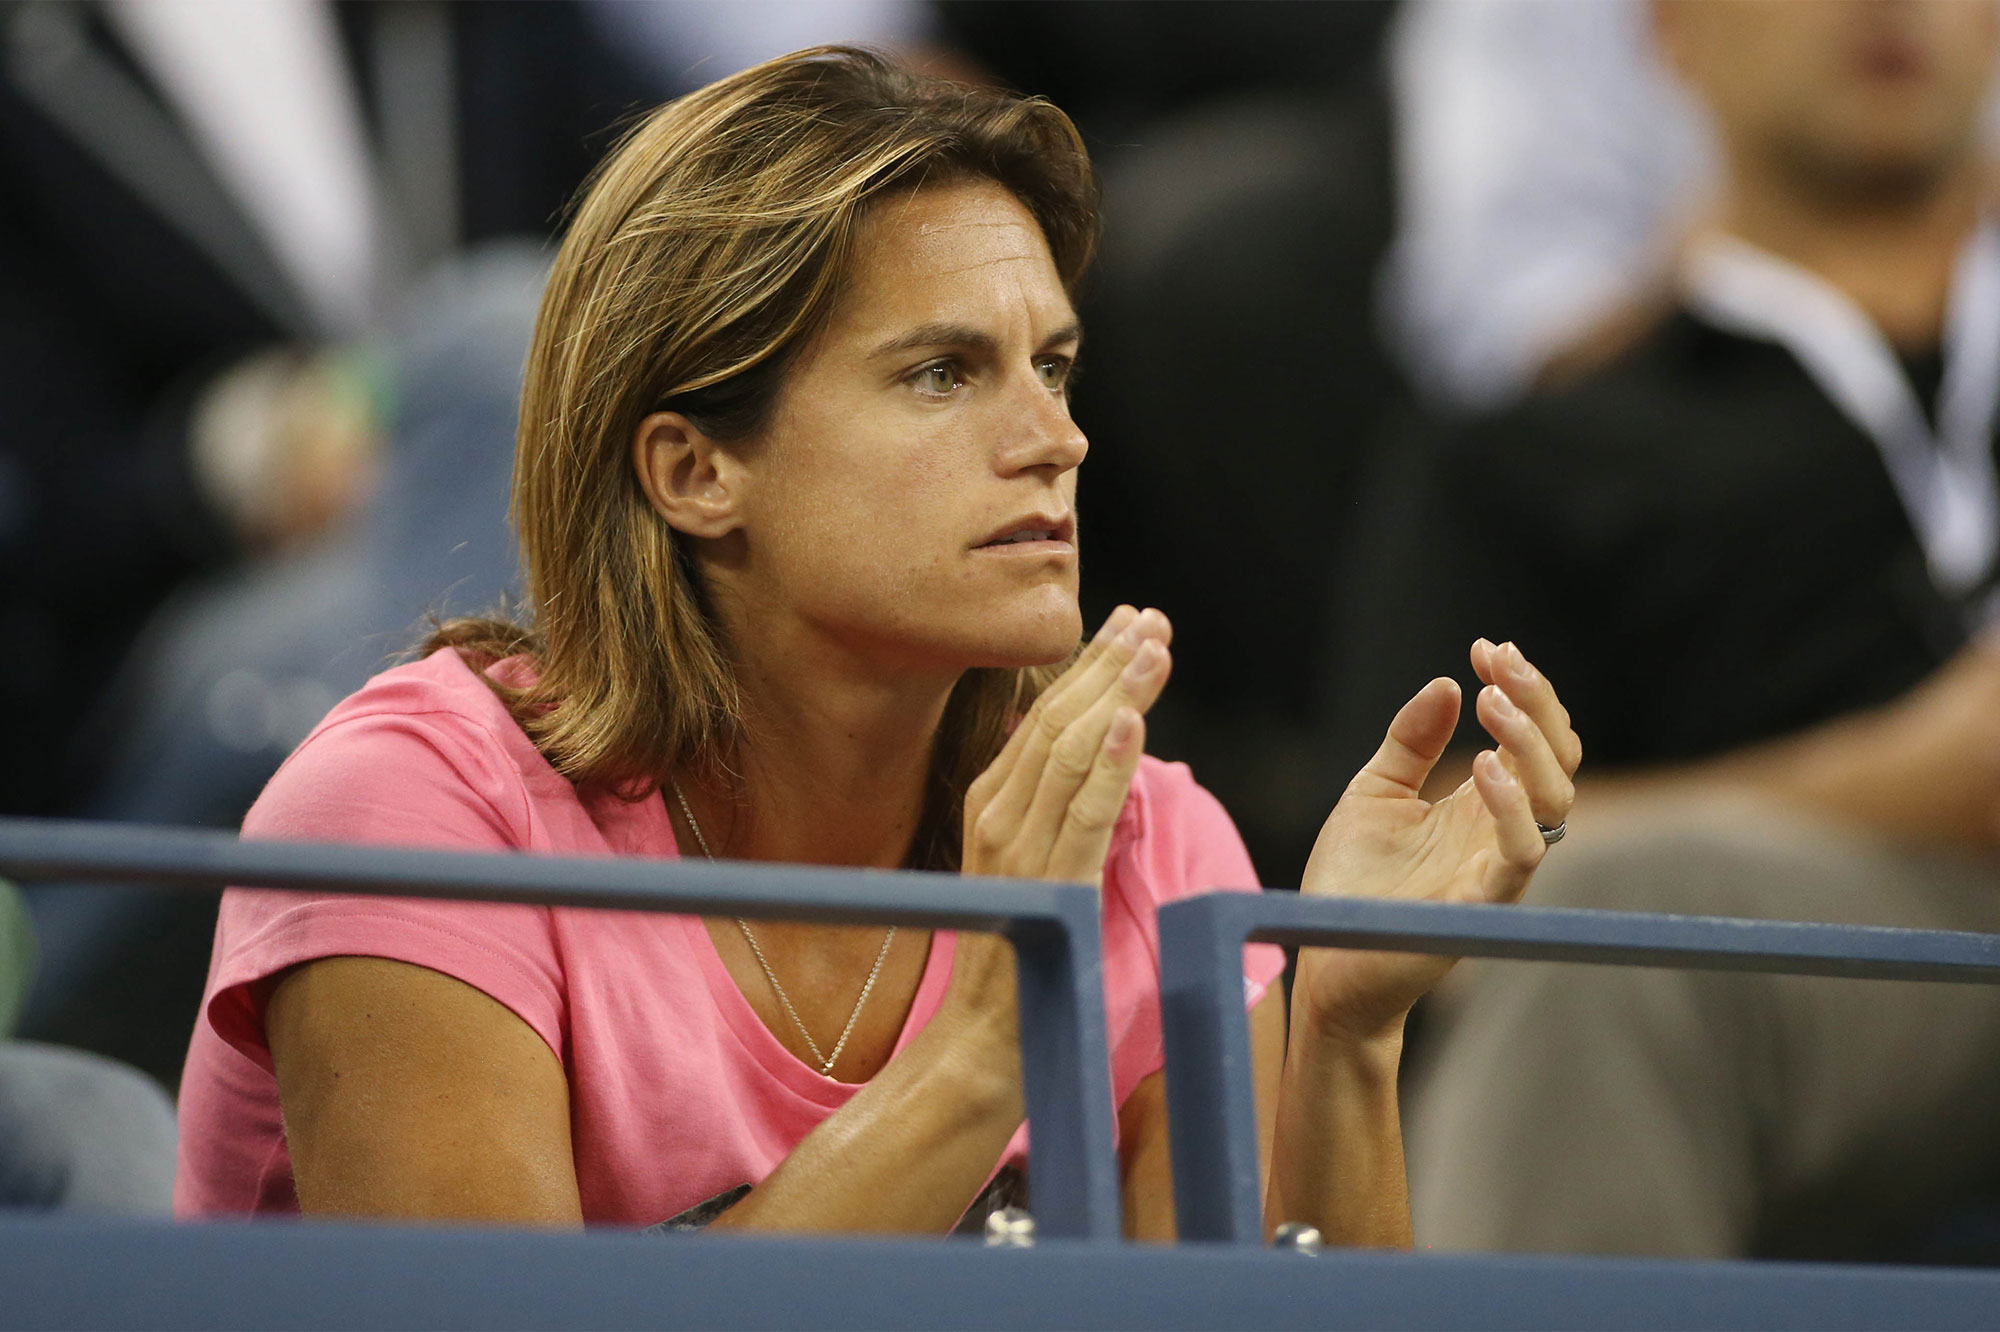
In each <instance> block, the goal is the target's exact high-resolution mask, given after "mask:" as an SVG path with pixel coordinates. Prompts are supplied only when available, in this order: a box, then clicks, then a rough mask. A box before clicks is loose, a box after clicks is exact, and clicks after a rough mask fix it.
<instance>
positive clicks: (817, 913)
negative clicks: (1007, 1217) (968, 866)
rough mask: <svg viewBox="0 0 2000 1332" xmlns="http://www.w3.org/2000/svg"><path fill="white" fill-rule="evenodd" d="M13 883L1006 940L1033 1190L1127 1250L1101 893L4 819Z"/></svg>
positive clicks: (1040, 1208) (1045, 1208)
mask: <svg viewBox="0 0 2000 1332" xmlns="http://www.w3.org/2000/svg"><path fill="white" fill-rule="evenodd" d="M0 877H9V878H15V879H58V880H92V881H106V880H117V881H121V882H126V883H145V884H153V885H157V886H161V887H168V888H195V889H199V888H208V889H213V888H219V887H223V886H226V885H230V884H242V885H253V886H256V887H260V888H283V889H297V890H301V891H311V892H340V893H366V894H373V895H377V896H390V897H444V898H455V899H461V900H480V901H490V902H532V903H540V904H543V905H547V906H565V907H607V908H614V909H617V910H621V911H667V912H674V913H677V914H689V915H722V916H745V917H749V918H751V919H765V920H771V919H780V920H800V921H815V922H827V923H837V924H856V925H892V924H899V925H914V926H921V927H924V928H928V929H956V930H977V931H984V932H989V933H994V934H1001V935H1004V936H1006V938H1007V939H1008V940H1009V941H1010V942H1011V943H1012V944H1013V945H1014V953H1015V957H1016V959H1017V963H1018V966H1019V974H1020V1024H1021V1076H1022V1082H1023V1092H1024V1094H1025V1097H1026V1101H1027V1109H1028V1119H1029V1122H1030V1123H1031V1124H1032V1125H1033V1127H1034V1138H1035V1150H1034V1152H1033V1154H1032V1155H1031V1156H1030V1158H1029V1161H1028V1187H1029V1191H1030V1193H1031V1195H1032V1196H1033V1198H1034V1200H1035V1219H1036V1222H1037V1224H1038V1225H1039V1226H1040V1227H1042V1228H1043V1229H1044V1230H1046V1231H1047V1232H1048V1233H1049V1234H1052V1235H1060V1236H1082V1237H1091V1238H1097V1239H1116V1238H1117V1237H1118V1235H1119V1232H1120V1224H1121V1222H1120V1210H1119V1202H1118V1175H1117V1157H1116V1154H1115V1151H1114V1149H1113V1145H1112V1129H1111V1120H1112V1104H1111V1072H1110V1067H1111V1065H1110V1056H1109V1054H1108V1052H1107V1047H1106V1045H1105V1026H1104V979H1103V956H1102V950H1101V948H1100V946H1099V922H1098V903H1097V894H1096V892H1094V891H1093V890H1091V889H1090V888H1087V887H1083V886H1081V885H1076V884H1052V883H1030V882H1025V881H1022V880H1017V879H971V878H962V877H960V876H958V875H954V874H917V873H887V872H882V871H862V870H828V869H812V868H806V867H801V866H775V865H757V864H749V863H744V862H723V863H719V864H710V863H707V862H700V863H696V862H692V861H659V860H653V861H648V860H614V859H608V858H596V859H573V858H558V857H553V856H527V855H507V854H484V853H464V852H445V851H415V850H398V849H393V848H388V847H373V846H327V845H314V844H310V843H299V842H245V841H238V840H237V839H236V838H234V837H231V836H228V835H226V834H218V833H207V832H197V831H193V830H187V829H161V828H140V827H132V826H125V825H116V824H93V823H68V822H58V821H53V820H33V819H0Z"/></svg>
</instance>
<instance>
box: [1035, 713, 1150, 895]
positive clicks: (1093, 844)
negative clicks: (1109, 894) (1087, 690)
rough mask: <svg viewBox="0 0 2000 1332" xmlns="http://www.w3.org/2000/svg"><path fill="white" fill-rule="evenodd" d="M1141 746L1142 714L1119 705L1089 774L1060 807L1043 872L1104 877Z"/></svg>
mask: <svg viewBox="0 0 2000 1332" xmlns="http://www.w3.org/2000/svg"><path fill="white" fill-rule="evenodd" d="M1145 751H1146V721H1145V718H1144V717H1142V716H1140V714H1139V710H1138V709H1137V708H1133V707H1120V708H1118V709H1117V710H1116V711H1115V712H1114V713H1113V714H1112V718H1111V721H1110V724H1109V725H1107V726H1106V727H1105V730H1104V742H1103V744H1102V745H1101V746H1100V747H1099V749H1098V752H1097V755H1096V760H1095V762H1093V763H1092V765H1091V769H1090V774H1089V776H1088V777H1087V778H1085V780H1084V782H1083V784H1082V785H1081V786H1079V787H1078V788H1077V789H1076V791H1075V793H1074V794H1073V795H1072V796H1071V797H1070V800H1069V803H1068V805H1067V806H1066V807H1065V809H1064V811H1063V819H1062V825H1061V827H1060V828H1059V829H1058V831H1057V834H1056V837H1055V840H1054V842H1053V844H1052V845H1051V846H1050V848H1049V859H1048V866H1047V868H1046V870H1045V871H1044V877H1046V878H1050V879H1060V880H1067V881H1071V882H1076V883H1091V884H1094V883H1097V882H1099V881H1100V880H1101V879H1102V877H1103V874H1104V858H1105V856H1106V855H1108V854H1109V853H1110V850H1111V834H1112V832H1113V831H1114V830H1115V829H1116V828H1117V826H1118V815H1119V813H1120V812H1121V811H1123V810H1124V808H1125V799H1126V797H1127V796H1128V795H1129V794H1130V793H1131V790H1132V776H1133V774H1134V773H1136V772H1137V771H1138V770H1139V756H1140V755H1141V754H1143V753H1145Z"/></svg>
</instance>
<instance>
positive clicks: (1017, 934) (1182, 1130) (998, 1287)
mask: <svg viewBox="0 0 2000 1332" xmlns="http://www.w3.org/2000/svg"><path fill="white" fill-rule="evenodd" d="M0 876H6V877H14V878H21V879H45V880H46V879H56V880H80V881H85V880H87V881H97V882H103V881H119V882H126V883H149V884H155V885H158V886H161V887H165V888H179V887H185V888H202V887H211V888H212V887H215V886H218V885H222V884H228V883H246V884H256V885H259V886H268V887H274V888H290V889H298V890H307V891H329V892H331V891H338V892H356V893H375V894H386V895H393V896H429V897H446V898H463V899H477V900H495V901H511V902H535V903H545V904H549V905H562V906H576V907H604V908H615V909H621V910H656V911H671V912H677V913H697V914H707V913H713V914H732V915H744V916H750V917H762V918H785V919H799V920H816V921H829V922H852V923H863V922H865V923H887V922H891V921H894V922H901V923H907V924H914V925H925V926H932V927H939V928H955V929H970V930H988V931H993V932H996V933H1000V934H1004V935H1006V936H1007V937H1008V938H1010V939H1011V940H1012V941H1013V942H1014V945H1015V948H1016V951H1017V954H1018V957H1019V960H1020V967H1021V981H1022V991H1021V994H1022V1001H1021V1002H1022V1008H1021V1026H1022V1058H1023V1066H1024V1076H1025V1078H1026V1082H1027V1088H1026V1090H1027V1096H1028V1107H1029V1114H1030V1117H1031V1118H1032V1119H1033V1121H1034V1125H1035V1139H1034V1143H1035V1147H1034V1153H1033V1155H1032V1156H1031V1158H1030V1165H1029V1169H1030V1172H1031V1178H1032V1182H1033V1187H1034V1196H1035V1210H1036V1216H1037V1220H1038V1221H1039V1223H1040V1228H1041V1236H1042V1239H1041V1241H1040V1242H1038V1243H1037V1245H1036V1246H1035V1247H1034V1248H1033V1249H1031V1250H1028V1251H1026V1252H1021V1251H1009V1250H987V1249H980V1248H978V1247H975V1246H969V1245H953V1244H940V1243H936V1242H932V1241H911V1240H902V1241H894V1240H870V1239H853V1238H846V1239H824V1238H822V1239H807V1238H772V1237H763V1236H746V1235H731V1236H726V1237H725V1236H700V1235H698V1236H683V1237H676V1238H674V1239H671V1240H663V1239H658V1238H652V1237H642V1236H635V1235H631V1234H629V1233H623V1232H620V1233H596V1234H589V1235H551V1234H541V1233H531V1232H522V1231H500V1230H471V1229H452V1228H413V1227H391V1226H374V1225H353V1224H342V1223H317V1222H316V1223H303V1224H284V1223H273V1222H221V1223H210V1224H203V1225H172V1224H167V1223H162V1222H119V1221H102V1220H92V1219H88V1218H77V1217H35V1216H6V1215H0V1328H6V1327H17V1326H18V1327H120V1326H178V1327H241V1326H258V1327H415V1326H437V1327H481V1328H500V1327H551V1328H553V1327H612V1326H621V1327H623V1326H632V1327H636V1326H656V1327H778V1326H802V1327H828V1328H847V1327H998V1328H1028V1327H1058V1326H1063V1327H1121V1326H1122V1327H1156V1328H1175V1327H1273V1328H1275V1327H1495V1328H1500V1327H1509V1328H1512V1327H1520V1328H1527V1327H1543V1328H1559V1327H1563V1328H1566V1327H1765V1328H1786V1327H1801V1328H1803V1327H1826V1328H1834V1327H1841V1328H1881V1327H1935V1328H1945V1327H1965V1328H1978V1327H1992V1328H2000V1274H1991V1273H1980V1272H1958V1271H1945V1270H1926V1269H1883V1268H1862V1267H1841V1266H1825V1265H1811V1266H1809V1265H1792V1264H1766V1263H1733V1262H1732V1263H1713V1262H1710V1263H1688V1262H1672V1261H1630V1260H1610V1259H1596V1258H1567V1259H1555V1258H1525V1257H1475V1256H1468V1255H1401V1254H1380V1253H1364V1252H1337V1251H1329V1252H1327V1253H1326V1254H1324V1255H1322V1256H1320V1257H1319V1258H1317V1259H1305V1258H1302V1257H1299V1256H1297V1255H1293V1254H1284V1253H1277V1252H1273V1251H1271V1250H1269V1249H1265V1248H1263V1247H1261V1246H1258V1245H1256V1244H1254V1243H1251V1242H1250V1241H1253V1240H1255V1239H1256V1238H1257V1236H1258V1234H1259V1231H1258V1228H1257V1227H1258V1216H1257V1203H1258V1200H1257V1197H1256V1153H1255V1145H1254V1144H1255V1131H1254V1125H1253V1122H1252V1113H1251V1108H1250V1106H1251V1101H1250V1090H1249V1089H1250V1085H1251V1084H1250V1077H1249V1047H1248V1031H1247V1024H1246V1021H1245V1016H1244V1012H1243V1004H1242V981H1241V951H1240V950H1241V948H1242V945H1243V944H1244V943H1245V942H1246V941H1248V940H1271V941H1275V942H1284V943H1319V944H1329V945H1338V946H1343V947H1350V948H1387V949H1394V950H1397V951H1413V952H1434V953H1458V954H1475V955H1483V956H1490V957H1516V958H1540V959H1560V960H1570V961H1579V962H1612V963H1620V962H1622V963H1628V964H1637V965H1648V966H1687V967H1707V968H1738V969H1753V970H1762V971H1784V972H1796V973H1801V974H1811V975H1836V976H1853V977H1895V978H1902V979H1922V980H1960V981H1967V980H1970V981H1979V982H1994V981H2000V939H1995V938H1989V937H1985V936H1972V935H1957V934H1934V933H1924V932H1917V931H1906V930H1869V929H1846V928H1837V927H1831V926H1812V925H1781V924H1769V923H1764V922H1750V921H1736V920H1708V919H1700V918H1688V917H1662V916H1644V915H1637V914H1625V913H1603V912H1582V911H1536V910H1528V909H1522V908H1479V907H1439V906H1423V905H1415V904H1403V903H1392V902H1370V901H1352V900H1349V901H1338V900H1336V901H1328V900H1323V899H1321V900H1305V899H1300V898H1298V897H1296V896H1295V895H1293V894H1286V893H1278V894H1265V895H1256V894H1242V893H1219V894H1211V895H1207V896H1203V897H1199V898H1194V899H1190V900H1188V901H1186V902H1182V903H1176V904H1173V905H1170V906H1168V907H1166V908H1164V909H1163V910H1162V912H1161V915H1160V932H1161V944H1162V970H1163V979H1162V993H1163V1015H1164V1021H1165V1027H1166V1036H1167V1047H1168V1069H1169V1077H1168V1093H1169V1098H1170V1111H1171V1124H1170V1130H1171V1133H1172V1139H1173V1143H1172V1145H1173V1152H1174V1162H1175V1176H1176V1195H1177V1205H1178V1209H1179V1213H1180V1223H1181V1230H1182V1235H1183V1237H1184V1238H1189V1239H1216V1240H1233V1241H1237V1242H1236V1243H1221V1244H1215V1243H1209V1244H1202V1243H1194V1244H1184V1245H1182V1246H1180V1247H1178V1248H1174V1249H1156V1248H1149V1247H1146V1246H1136V1245H1124V1244H1121V1243H1117V1242H1115V1241H1116V1236H1117V1233H1118V1193H1117V1178H1116V1159H1115V1154H1114V1151H1113V1145H1112V1137H1111V1116H1112V1109H1111V1091H1110V1081H1109V1069H1108V1060H1107V1057H1106V1044H1105V1040H1106V1038H1105V1031H1104V1011H1103V996H1102V975H1101V969H1100V960H1099V952H1098V949H1099V934H1098V930H1099V922H1098V902H1097V899H1096V896H1095V894H1094V893H1092V892H1090V891H1089V890H1088V889H1085V888H1080V887H1070V886H1062V885H1045V884H1027V883H1020V882H1016V881H986V880H969V879H962V878H958V877H954V876H941V875H922V874H883V873H867V872H856V871H836V870H819V869H806V868H799V867H777V866H761V865H754V866H753V865H742V864H736V865H708V864H704V863H691V862H646V861H637V860H612V859H595V860H568V859H554V858H544V857H531V856H518V855H499V856H492V855H457V854H446V853H441V852H426V851H403V850H390V849H382V848H369V847H344V846H342V847H336V846H310V845H300V844H278V843H243V842H238V841H237V840H236V839H234V838H232V837H228V836H223V835H217V834H211V833H195V832H187V831H180V830H160V829H143V828H130V827H121V826H115V825H103V824H63V823H50V822H38V821H26V820H6V819H0Z"/></svg>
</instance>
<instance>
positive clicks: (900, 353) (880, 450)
mask: <svg viewBox="0 0 2000 1332" xmlns="http://www.w3.org/2000/svg"><path fill="white" fill-rule="evenodd" d="M859 239H860V244H859V246H858V247H857V250H856V259H855V262H854V268H853V271H852V273H851V274H849V275H848V279H847V282H846V285H845V293H844V295H843V296H842V298H841V299H840V301H839V302H838V303H837V305H836V307H835V310H834V313H833V316H832V320H831V323H830V325H829V327H828V328H827V329H826V331H825V333H824V335H823V336H822V337H821V338H820V339H818V340H817V342H816V343H815V345H814V346H813V347H812V349H811V350H810V351H809V352H808V353H807V355H806V357H805V359H804V360H802V361H801V363H800V364H799V365H797V366H796V367H794V369H793V370H792V372H791V374H790V375H789V376H788V377H787V380H786V384H785V387H784V390H783V392H782V393H781V395H780V398H779V402H778V405H777V409H776V411H775V413H774V416H773V419H772V422H771V424H770V426H769V428H768V429H767V430H766V431H765V432H764V434H763V435H762V436H761V437H760V438H759V439H757V440H756V441H754V442H753V443H752V444H750V445H749V446H748V447H746V448H744V449H742V450H740V451H733V452H735V453H736V458H735V465H736V466H737V467H738V468H739V469H740V472H741V477H740V487H741V489H740V494H739V500H740V510H739V512H740V517H741V526H740V531H741V533H742V538H743V539H742V541H741V543H740V547H739V552H740V559H739V561H738V562H737V564H736V567H734V568H731V569H729V570H727V571H712V574H713V573H721V574H722V580H723V583H724V586H725V587H726V588H727V589H728V594H729V595H728V598H727V599H730V600H735V601H736V602H737V608H736V609H737V612H738V614H742V613H752V614H759V615H762V614H767V613H775V614H778V615H782V616H785V617H787V618H788V619H789V620H790V621H791V626H790V627H791V628H793V629H795V630H802V631H804V632H805V633H806V634H808V635H810V636H812V637H814V638H819V639H824V640H827V641H829V642H830V643H832V644H834V645H837V646H839V647H842V648H845V649H848V650H851V651H854V652H857V653H860V654H863V655H866V656H869V657H874V658H881V659H885V660H887V661H889V662H891V663H893V664H895V665H897V666H899V667H909V668H916V669H930V668H933V667H938V668H944V669H952V670H956V669H962V668H965V667H971V666H1024V665H1037V664H1042V663H1046V662H1051V661H1056V660H1059V659H1060V658H1062V657H1063V656H1064V655H1065V654H1067V653H1068V652H1069V651H1070V650H1071V649H1072V648H1073V647H1074V646H1075V645H1076V642H1077V639H1078V637H1079V636H1080V634H1081V631H1082V624H1081V619H1080V616H1079V613H1078V610H1077V549H1076V506H1075V499H1076V468H1077V464H1078V463H1080V462H1082V461H1083V455H1084V452H1085V449H1086V447H1087V445H1086V443H1085V441H1084V437H1083V434H1082V432H1080V431H1079V430H1078V429H1077V428H1076V424H1075V422H1073V421H1071V420H1070V415H1069V398H1068V380H1069V372H1070V366H1071V364H1072V362H1073V360H1074V358H1075V356H1076V353H1077V345H1078V328H1077V321H1076V312H1075V311H1074V310H1073V309H1072V308H1071V306H1070V302H1069V298H1068V296H1067V295H1066V294H1065V293H1064V291H1063V286H1062V282H1061V279H1060V278H1059V277H1058V276H1057V273H1056V267H1055V263H1054V260H1053V259H1052V258H1051V257H1050V254H1049V248H1048V245H1047V243H1046V242H1045V241H1044V240H1043V238H1042V232H1041V228H1040V227H1039V226H1038V225H1037V224H1036V222H1035V219H1034V217H1033V216H1032V215H1031V214H1030V213H1029V212H1028V211H1027V209H1026V208H1024V207H1023V206H1022V205H1021V203H1020V201H1019V200H1017V199H1016V198H1015V197H1014V196H1013V195H1012V194H1011V193H1010V192H1008V191H1007V190H1006V189H1004V188H1002V187H1001V186H999V185H995V184H992V183H990V182H971V183H964V184H954V185H947V186H938V187H931V188H925V189H921V190H917V191H915V192H913V193H909V194H904V195H897V196H893V197H891V198H888V199H886V200H884V201H883V202H882V203H880V204H879V205H877V207H876V208H875V210H874V211H873V213H872V215H871V216H870V217H869V218H868V219H867V221H866V223H865V224H864V226H863V228H862V231H861V233H860V237H859Z"/></svg>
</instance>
